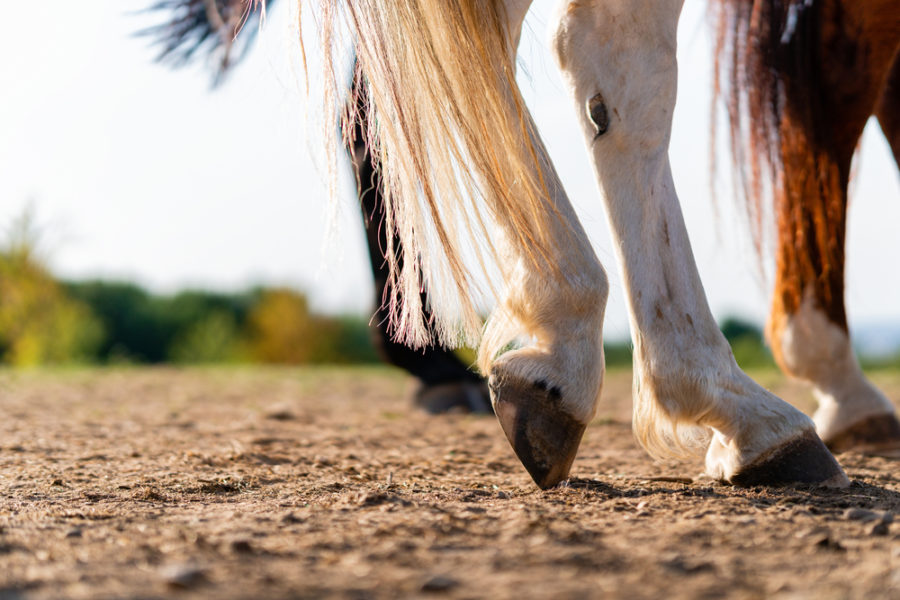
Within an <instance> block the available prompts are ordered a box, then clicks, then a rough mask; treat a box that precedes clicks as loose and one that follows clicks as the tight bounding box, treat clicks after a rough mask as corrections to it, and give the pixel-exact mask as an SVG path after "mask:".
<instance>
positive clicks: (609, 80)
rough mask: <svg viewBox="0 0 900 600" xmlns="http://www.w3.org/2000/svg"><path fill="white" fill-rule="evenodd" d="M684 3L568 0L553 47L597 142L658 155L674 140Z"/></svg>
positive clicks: (560, 12)
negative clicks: (680, 18)
mask: <svg viewBox="0 0 900 600" xmlns="http://www.w3.org/2000/svg"><path fill="white" fill-rule="evenodd" d="M681 4H682V1H681V0H666V1H664V2H661V1H659V0H628V1H624V0H564V1H563V2H561V3H560V4H559V5H558V12H557V16H556V18H555V23H554V25H553V27H552V29H551V41H550V45H551V50H552V52H553V55H554V57H555V58H556V61H557V64H558V65H559V68H560V70H561V71H562V73H563V76H564V78H565V79H566V82H567V84H568V86H569V88H570V91H571V92H572V94H573V96H574V99H575V101H576V103H577V104H578V113H579V119H580V121H581V123H582V126H583V127H584V128H585V131H586V133H587V135H588V138H589V139H597V138H599V137H600V136H606V137H614V138H616V140H617V141H616V144H615V146H616V147H617V148H618V149H619V150H620V151H622V150H625V151H628V150H635V151H638V152H641V153H647V152H656V151H659V150H660V149H662V150H663V151H665V145H666V142H667V140H668V136H669V131H670V128H671V120H672V112H673V109H674V106H675V92H676V87H677V68H676V58H675V49H676V29H677V24H678V15H679V13H680V11H681Z"/></svg>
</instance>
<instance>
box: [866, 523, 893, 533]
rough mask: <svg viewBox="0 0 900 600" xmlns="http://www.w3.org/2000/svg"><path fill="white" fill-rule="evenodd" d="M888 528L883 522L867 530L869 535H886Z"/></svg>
mask: <svg viewBox="0 0 900 600" xmlns="http://www.w3.org/2000/svg"><path fill="white" fill-rule="evenodd" d="M889 529H890V526H889V525H888V524H887V523H885V522H884V521H878V522H877V523H875V524H874V525H872V527H870V528H869V535H887V534H888V530H889Z"/></svg>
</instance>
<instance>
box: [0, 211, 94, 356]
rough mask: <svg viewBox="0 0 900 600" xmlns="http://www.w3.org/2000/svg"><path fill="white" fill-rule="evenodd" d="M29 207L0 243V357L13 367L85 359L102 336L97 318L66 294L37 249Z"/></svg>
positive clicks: (92, 354) (36, 238)
mask: <svg viewBox="0 0 900 600" xmlns="http://www.w3.org/2000/svg"><path fill="white" fill-rule="evenodd" d="M37 245H38V234H37V231H36V229H35V227H34V221H33V217H32V214H31V213H30V212H28V213H26V214H25V215H24V216H22V217H20V218H19V219H18V220H17V221H16V222H15V223H14V224H13V226H12V229H11V230H10V231H9V232H8V234H7V239H6V240H5V243H4V244H3V247H2V248H0V361H2V362H5V363H7V364H12V365H17V366H32V365H40V364H59V363H71V362H84V361H88V360H91V359H92V358H93V356H94V353H95V350H96V348H97V346H98V345H99V344H100V341H101V340H102V337H103V328H102V325H101V323H100V322H99V321H98V320H97V319H96V318H95V317H94V316H93V314H92V313H91V311H90V310H89V308H88V307H87V306H85V305H84V304H82V303H80V302H77V301H75V300H72V299H71V298H69V297H68V296H67V295H66V293H65V290H64V288H63V287H61V286H60V285H59V284H58V283H57V282H56V280H55V279H53V277H52V276H51V275H50V273H49V272H48V271H47V269H46V268H45V267H44V266H43V264H42V262H43V261H41V260H40V258H39V256H38V254H37V249H36V248H37Z"/></svg>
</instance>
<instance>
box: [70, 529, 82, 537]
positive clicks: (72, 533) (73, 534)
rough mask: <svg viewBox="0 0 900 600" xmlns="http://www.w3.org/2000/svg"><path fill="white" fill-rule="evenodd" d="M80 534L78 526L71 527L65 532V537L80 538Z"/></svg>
mask: <svg viewBox="0 0 900 600" xmlns="http://www.w3.org/2000/svg"><path fill="white" fill-rule="evenodd" d="M81 534H82V531H81V529H79V528H78V527H73V528H72V529H70V530H68V531H67V532H66V537H67V538H80V537H81Z"/></svg>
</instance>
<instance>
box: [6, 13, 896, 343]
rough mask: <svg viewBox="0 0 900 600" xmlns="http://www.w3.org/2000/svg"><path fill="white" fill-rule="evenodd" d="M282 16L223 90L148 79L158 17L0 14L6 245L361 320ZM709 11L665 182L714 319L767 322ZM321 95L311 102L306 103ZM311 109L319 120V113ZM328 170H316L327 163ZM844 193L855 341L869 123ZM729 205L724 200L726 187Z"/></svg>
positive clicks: (194, 79) (599, 237)
mask: <svg viewBox="0 0 900 600" xmlns="http://www.w3.org/2000/svg"><path fill="white" fill-rule="evenodd" d="M289 2H290V0H281V2H279V5H276V6H275V7H274V10H273V11H272V12H271V14H270V18H269V22H268V25H267V26H266V28H265V29H264V31H263V32H262V34H261V36H260V38H259V40H258V44H257V48H256V49H255V51H254V52H253V53H252V54H251V55H250V56H249V59H248V60H246V61H245V62H244V63H243V64H242V65H241V66H240V67H239V69H238V70H237V72H235V73H234V74H233V76H232V77H231V78H230V80H229V81H228V82H227V83H226V84H225V85H224V86H223V87H222V88H221V89H218V90H215V91H211V90H210V87H209V76H208V73H207V72H206V71H204V70H203V69H202V68H200V67H197V68H192V69H187V70H183V71H179V72H173V71H171V70H169V69H168V68H166V67H162V66H159V65H156V64H153V63H152V58H153V56H154V51H153V50H152V49H150V48H148V46H147V41H146V40H143V39H136V38H134V37H132V36H131V35H130V34H131V33H132V32H133V31H135V30H137V29H139V28H140V27H142V26H144V25H146V24H148V20H147V18H146V16H140V15H135V14H133V11H135V10H137V9H139V8H141V7H143V6H145V5H147V4H149V3H150V0H143V1H140V0H118V1H114V0H94V1H92V2H71V1H69V0H44V1H43V2H40V3H25V2H13V3H7V6H5V7H4V21H5V22H6V23H7V24H8V27H7V28H6V31H5V32H4V36H2V37H0V56H2V57H3V58H2V59H0V229H3V230H5V229H6V227H7V226H8V223H9V222H10V219H12V218H13V217H14V216H16V215H18V214H21V213H22V212H23V210H24V207H26V206H27V205H28V204H29V203H31V204H32V205H33V206H34V208H35V210H36V212H37V217H38V220H39V222H40V223H41V224H42V226H43V228H44V241H45V244H46V246H45V249H46V250H47V252H48V255H49V259H50V262H51V265H52V267H53V269H54V271H55V272H56V273H58V274H59V275H61V276H64V277H68V278H88V277H114V278H129V279H134V280H136V281H138V282H140V283H142V284H145V285H148V286H150V287H151V288H152V289H154V290H157V291H172V290H175V289H179V288H181V287H185V286H195V287H211V288H214V289H221V290H233V289H238V288H241V287H244V286H246V285H249V284H254V283H269V284H290V285H295V286H298V287H302V288H303V289H305V290H306V291H307V292H308V293H309V294H310V296H311V298H312V300H313V303H314V305H315V306H316V307H317V308H319V309H321V310H326V311H329V312H358V313H361V314H367V315H368V314H370V313H371V311H372V300H371V298H372V293H371V276H370V275H369V272H368V267H367V263H366V258H365V250H364V246H363V235H362V230H361V225H360V223H359V219H358V217H357V216H356V214H357V210H356V206H355V204H354V202H355V199H354V197H353V195H352V193H350V187H349V185H345V189H344V190H343V193H342V196H341V198H340V199H339V202H340V204H341V210H342V214H343V217H342V224H341V238H340V240H339V241H337V242H336V243H335V244H332V245H331V246H329V247H328V250H329V252H330V253H331V255H332V256H331V258H329V259H328V260H327V261H325V262H324V263H323V260H322V258H323V243H324V237H325V236H324V232H325V229H326V227H325V224H326V214H327V208H326V205H327V202H328V200H327V193H326V190H325V186H324V185H323V183H322V182H323V176H322V174H321V173H319V172H318V171H317V169H316V168H315V166H314V162H315V161H318V162H320V163H321V159H314V158H313V157H314V156H316V153H317V152H318V141H317V139H316V137H315V136H314V135H311V133H310V132H313V133H314V132H316V131H317V127H318V125H317V124H316V123H314V122H312V123H311V122H310V121H311V119H308V118H307V117H306V116H305V112H304V111H305V106H306V104H307V102H306V100H305V99H304V98H305V95H304V92H303V83H302V79H301V78H300V75H299V74H298V71H299V67H298V64H299V56H298V54H297V52H296V44H295V43H294V39H295V36H294V32H293V30H292V29H291V27H292V25H293V20H292V19H291V18H289V17H290V15H289V14H288V12H289V8H290V10H294V9H293V7H289V6H287V4H288V3H289ZM553 4H554V2H552V1H550V0H537V1H536V3H535V7H534V9H533V10H532V14H531V15H530V16H529V18H528V21H527V27H526V34H525V36H524V40H523V45H522V48H521V52H520V83H521V86H522V88H523V91H524V93H525V97H526V100H527V101H528V103H529V106H530V108H531V110H532V112H533V114H534V117H535V119H536V121H537V123H538V126H539V128H540V130H541V132H542V134H543V135H544V138H545V141H546V143H547V146H548V148H549V150H550V153H551V156H552V157H553V158H554V160H555V162H556V166H557V169H558V171H559V173H560V175H561V177H562V179H563V182H564V184H565V186H566V189H567V190H568V192H569V194H570V197H571V199H572V201H573V203H574V205H575V207H576V209H577V210H578V212H579V215H580V216H581V219H582V222H583V223H584V226H585V228H586V229H587V231H588V233H589V235H590V237H591V239H592V240H593V242H594V244H595V247H596V249H597V253H598V256H599V257H600V259H601V260H602V261H603V262H604V264H605V266H606V268H607V270H608V271H609V273H610V276H611V280H612V282H613V289H612V293H611V297H610V302H609V308H608V311H607V323H606V332H607V335H608V336H610V337H613V338H618V339H621V338H624V337H627V335H628V323H627V318H626V314H625V305H624V299H623V294H622V288H621V283H620V280H619V270H618V267H617V265H616V264H615V257H614V254H613V251H612V248H611V246H610V243H609V234H608V231H607V225H606V219H605V215H604V212H603V209H602V206H601V203H600V200H599V196H598V193H597V190H596V186H595V183H594V178H593V174H592V172H591V169H590V165H589V162H588V158H587V153H586V151H585V149H584V143H583V141H582V139H581V133H580V131H579V130H578V127H577V125H576V122H575V117H574V115H573V114H572V111H571V109H570V101H569V100H568V98H567V97H566V95H565V93H564V89H563V86H562V83H561V81H560V78H559V76H558V74H557V72H556V67H555V65H554V63H553V60H552V58H551V57H550V55H549V53H548V52H547V50H546V44H545V39H546V37H547V36H546V29H547V27H546V23H547V15H548V14H549V12H550V9H551V8H552V5H553ZM704 10H705V3H703V2H700V1H698V0H688V1H687V3H686V6H685V10H684V13H683V16H682V22H681V29H680V40H679V42H680V48H679V64H680V80H679V93H678V105H677V107H676V112H675V124H674V131H673V138H672V146H671V158H672V168H673V172H674V176H675V182H676V187H677V189H678V192H679V195H680V197H681V200H682V207H683V209H684V211H685V218H686V221H687V225H688V229H689V232H690V235H691V240H692V243H693V245H694V253H695V255H696V258H697V261H698V265H699V268H700V273H701V277H702V279H703V281H704V284H705V287H706V290H707V293H708V296H709V300H710V304H711V306H712V308H713V312H714V313H715V314H716V315H717V316H718V317H723V316H725V315H728V314H739V315H742V316H745V317H749V318H752V319H754V320H756V321H757V322H762V320H763V319H764V316H765V311H766V308H767V306H768V298H767V292H766V289H767V287H766V285H765V284H764V282H762V281H761V280H760V278H759V277H758V275H757V273H758V271H757V270H756V268H755V258H754V256H753V254H752V252H751V251H750V244H749V236H748V234H747V233H746V227H745V226H744V225H743V223H742V222H741V221H740V219H739V218H737V217H736V216H735V215H736V212H735V210H734V209H733V203H732V201H731V198H729V197H728V196H727V195H723V197H721V198H720V199H719V204H718V211H719V214H720V218H719V220H718V221H716V220H715V219H714V217H713V210H714V204H713V200H712V199H711V197H710V192H709V185H708V182H709V175H708V173H709V163H708V156H709V126H708V124H709V91H710V87H711V85H710V62H711V60H710V36H709V32H708V27H707V26H706V23H705V20H704ZM313 89H314V88H313ZM309 104H311V105H314V104H315V99H311V101H310V102H309ZM319 155H320V154H319ZM861 158H862V160H861V162H860V164H859V167H858V169H857V175H856V179H855V182H854V184H853V185H854V195H853V201H852V202H851V212H850V231H849V234H848V236H849V248H848V256H849V265H848V287H847V290H848V293H847V302H848V310H849V313H850V318H851V324H856V323H871V322H874V321H893V322H897V321H900V282H898V277H897V275H896V273H897V272H898V268H897V266H896V263H897V261H898V258H900V236H898V235H897V234H896V231H897V228H898V226H900V176H898V173H897V170H896V168H895V166H894V163H893V159H892V157H891V156H890V152H889V150H888V148H887V144H886V143H885V142H884V139H883V137H882V136H881V134H880V131H879V130H878V128H877V125H876V124H874V123H870V126H869V128H868V130H867V133H866V136H865V138H864V142H863V145H862V151H861ZM722 189H728V188H727V187H723V188H722Z"/></svg>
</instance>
